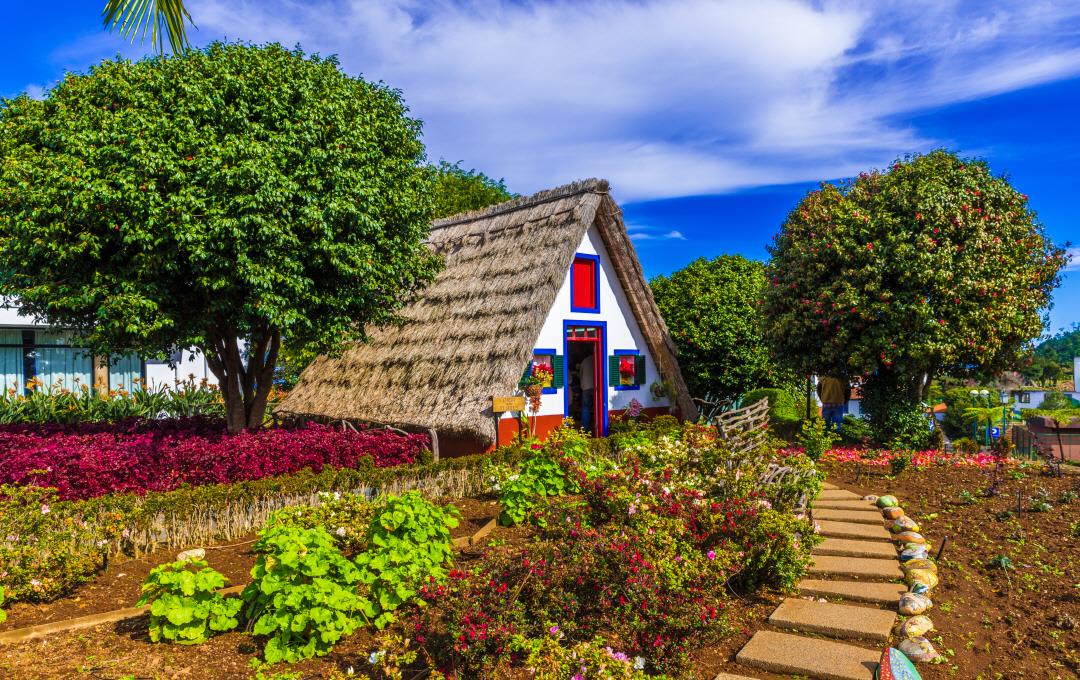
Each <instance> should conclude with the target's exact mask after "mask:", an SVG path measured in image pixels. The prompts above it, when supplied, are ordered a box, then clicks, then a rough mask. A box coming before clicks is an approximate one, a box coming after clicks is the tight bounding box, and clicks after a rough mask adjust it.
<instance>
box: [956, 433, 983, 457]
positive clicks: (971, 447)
mask: <svg viewBox="0 0 1080 680" xmlns="http://www.w3.org/2000/svg"><path fill="white" fill-rule="evenodd" d="M952 444H953V451H955V452H956V453H961V454H964V455H973V454H976V453H978V452H979V448H980V447H979V443H978V442H977V441H975V440H974V439H971V438H970V437H961V438H960V439H954V440H953V443H952Z"/></svg>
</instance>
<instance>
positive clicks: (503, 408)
mask: <svg viewBox="0 0 1080 680" xmlns="http://www.w3.org/2000/svg"><path fill="white" fill-rule="evenodd" d="M524 410H525V397H492V398H491V412H492V413H506V412H507V411H524Z"/></svg>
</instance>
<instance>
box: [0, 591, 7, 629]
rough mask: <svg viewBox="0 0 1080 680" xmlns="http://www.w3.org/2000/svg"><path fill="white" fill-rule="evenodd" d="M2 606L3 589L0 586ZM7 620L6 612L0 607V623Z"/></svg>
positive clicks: (0, 602)
mask: <svg viewBox="0 0 1080 680" xmlns="http://www.w3.org/2000/svg"><path fill="white" fill-rule="evenodd" d="M3 606H4V589H3V587H0V607H3ZM4 621H7V612H6V611H4V610H3V609H0V623H3V622H4Z"/></svg>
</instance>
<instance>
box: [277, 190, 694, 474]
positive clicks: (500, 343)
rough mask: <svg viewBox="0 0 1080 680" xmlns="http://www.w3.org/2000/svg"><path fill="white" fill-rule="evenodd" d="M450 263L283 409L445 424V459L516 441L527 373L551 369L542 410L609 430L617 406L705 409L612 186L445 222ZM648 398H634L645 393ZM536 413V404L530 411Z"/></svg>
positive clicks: (323, 360) (435, 426)
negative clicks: (691, 387)
mask: <svg viewBox="0 0 1080 680" xmlns="http://www.w3.org/2000/svg"><path fill="white" fill-rule="evenodd" d="M429 245H430V247H431V248H432V250H433V251H434V252H436V253H438V254H439V255H441V256H442V257H443V258H444V260H445V268H444V269H443V271H442V272H441V273H440V274H439V275H438V276H437V277H436V279H435V280H434V281H433V282H432V283H431V285H430V286H428V287H427V288H426V289H425V290H424V291H422V292H421V293H420V294H419V297H418V299H417V300H416V301H415V302H414V303H413V304H411V305H409V306H408V307H406V308H405V309H404V310H403V311H402V316H403V317H404V318H405V323H404V325H403V326H401V327H393V328H386V329H379V330H376V331H374V332H372V333H371V337H370V341H369V342H367V343H358V344H356V345H354V346H352V347H350V348H348V349H347V350H345V352H344V353H343V355H342V356H341V357H338V358H329V357H320V358H319V359H317V360H316V361H315V362H314V363H312V365H311V366H309V367H308V368H307V369H306V370H305V371H304V372H303V374H301V376H300V380H299V382H298V384H297V386H296V387H295V388H294V389H293V390H292V391H291V392H290V394H289V395H288V396H287V397H286V398H285V400H284V401H283V402H282V403H281V404H280V405H279V406H278V408H277V410H276V413H277V414H278V415H279V416H283V417H299V418H312V417H314V418H322V419H333V420H337V419H352V420H361V421H373V422H379V423H386V424H392V425H397V426H399V427H404V428H406V429H409V428H411V429H421V430H427V431H431V432H434V433H435V434H436V435H437V438H438V440H439V447H440V448H441V449H442V451H443V455H447V454H452V453H468V452H475V451H479V450H483V449H485V448H487V447H489V446H491V445H493V444H495V443H496V442H502V443H508V442H509V441H510V440H511V439H512V438H513V437H514V436H515V435H517V434H518V433H519V431H520V425H519V420H518V413H514V412H495V411H494V410H493V397H499V396H510V395H514V394H521V387H522V381H523V375H522V372H523V371H525V372H526V375H527V374H528V373H529V372H531V371H532V367H534V366H541V365H542V366H545V367H549V368H550V369H551V372H552V373H553V380H552V381H551V383H550V384H548V385H547V386H546V387H545V388H544V389H543V394H542V395H541V396H540V408H539V410H538V411H537V412H536V414H535V416H536V417H535V418H534V419H533V427H534V429H535V431H536V434H537V435H538V436H541V437H542V436H545V435H546V434H547V433H548V432H550V431H551V430H552V429H554V428H555V427H557V426H558V425H559V424H560V423H561V422H562V421H563V419H564V418H573V419H574V420H575V421H577V422H578V423H580V424H582V425H583V426H584V427H585V428H586V429H588V430H589V431H591V432H593V433H595V434H597V435H602V434H606V433H607V431H608V425H609V422H610V418H611V417H612V415H614V414H617V413H624V412H626V411H628V410H629V409H631V407H632V406H633V408H635V409H636V408H638V406H639V405H640V408H641V409H642V410H643V411H644V412H646V413H649V414H653V415H655V414H660V413H668V412H669V411H675V412H678V413H680V414H681V415H682V416H684V417H691V418H692V417H695V415H696V411H695V408H694V405H693V402H692V401H691V399H690V395H689V393H688V392H687V390H686V385H685V383H684V382H683V379H682V375H681V374H680V373H679V366H678V362H677V361H676V359H675V350H674V344H673V343H672V341H671V338H670V336H669V335H668V330H667V326H666V325H665V324H664V321H663V319H662V318H661V317H660V313H659V310H658V309H657V307H656V303H655V301H654V300H653V297H652V291H651V290H650V288H649V284H648V282H647V281H646V280H645V277H644V275H643V273H642V270H641V265H640V263H639V262H638V259H637V256H636V254H635V253H634V248H633V245H632V244H631V243H630V239H629V238H628V236H627V233H626V227H625V226H624V224H623V221H622V215H621V212H620V210H619V207H618V205H617V204H616V203H615V201H614V200H612V198H611V196H610V194H609V192H608V185H607V182H604V181H602V180H589V181H585V182H578V183H575V184H571V185H568V186H565V187H561V188H559V189H553V190H551V191H545V192H542V193H539V194H536V195H535V196H531V197H528V198H519V199H516V200H513V201H509V202H507V203H503V204H500V205H496V206H492V207H490V208H487V209H485V210H481V211H477V212H474V213H468V214H465V215H459V216H455V217H450V218H447V219H444V220H440V221H438V222H436V223H435V224H434V225H433V227H432V230H431V235H430V237H429ZM635 402H636V403H635ZM529 415H530V416H532V415H533V414H532V413H531V412H530V413H529Z"/></svg>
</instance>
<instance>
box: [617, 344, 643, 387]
mask: <svg viewBox="0 0 1080 680" xmlns="http://www.w3.org/2000/svg"><path fill="white" fill-rule="evenodd" d="M612 355H613V356H612V357H611V366H610V367H609V369H608V370H609V373H610V374H611V382H612V383H614V384H613V385H612V387H614V388H615V389H616V390H617V391H619V392H628V391H634V390H640V389H641V386H642V385H643V384H644V383H645V357H643V356H641V350H638V349H616V350H612ZM625 357H633V358H634V382H633V384H631V385H623V384H622V382H621V380H620V378H621V375H620V374H621V373H622V368H621V362H622V361H623V358H625Z"/></svg>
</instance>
